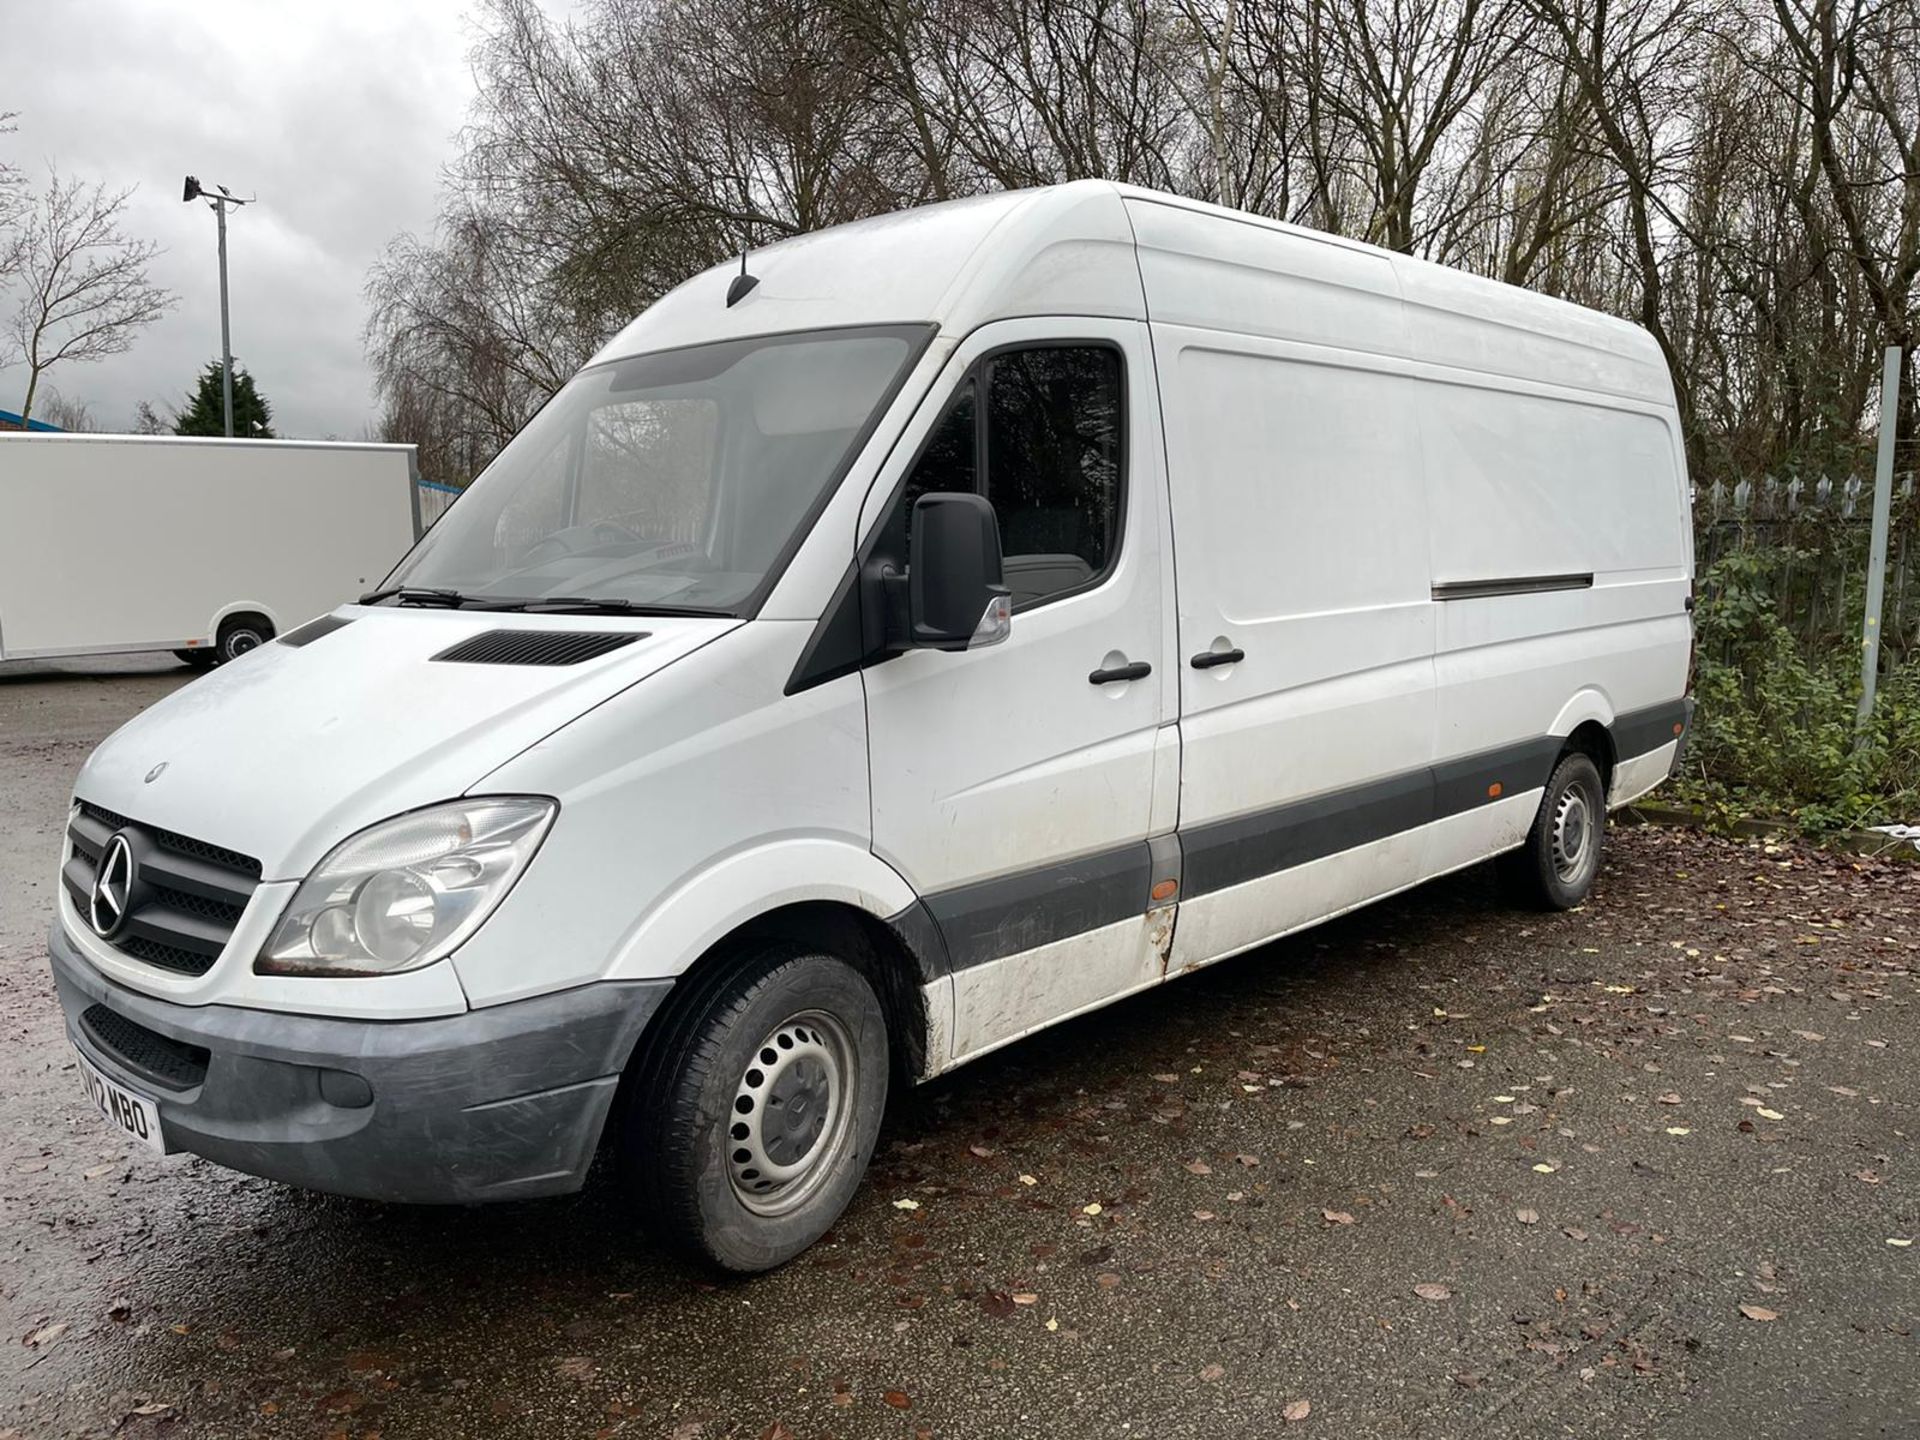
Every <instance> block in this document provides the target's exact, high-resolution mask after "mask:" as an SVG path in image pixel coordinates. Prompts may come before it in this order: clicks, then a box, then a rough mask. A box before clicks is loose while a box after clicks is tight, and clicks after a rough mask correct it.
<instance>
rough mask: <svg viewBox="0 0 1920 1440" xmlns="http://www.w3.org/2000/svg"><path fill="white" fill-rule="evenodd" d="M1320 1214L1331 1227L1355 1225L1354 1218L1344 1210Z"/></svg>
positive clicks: (1326, 1211)
mask: <svg viewBox="0 0 1920 1440" xmlns="http://www.w3.org/2000/svg"><path fill="white" fill-rule="evenodd" d="M1320 1213H1321V1215H1323V1216H1325V1217H1326V1221H1327V1223H1328V1224H1329V1225H1351V1224H1352V1223H1353V1216H1351V1215H1349V1214H1348V1213H1347V1212H1346V1211H1344V1210H1322V1211H1321V1212H1320Z"/></svg>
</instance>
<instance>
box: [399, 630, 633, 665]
mask: <svg viewBox="0 0 1920 1440" xmlns="http://www.w3.org/2000/svg"><path fill="white" fill-rule="evenodd" d="M646 638H647V637H646V635H645V634H644V633H639V632H635V631H626V632H624V633H623V632H621V631H618V630H586V631H569V630H488V631H485V632H483V633H482V634H479V635H475V636H474V637H473V638H472V639H471V640H462V641H461V642H460V643H459V644H458V645H455V646H453V647H451V648H450V649H446V650H442V651H441V652H440V653H439V654H438V655H435V656H434V657H433V658H434V659H435V660H439V661H447V662H451V663H454V664H461V665H578V664H580V663H581V662H582V661H583V660H591V659H593V658H594V657H596V656H599V655H605V654H606V653H607V652H608V651H610V650H618V649H619V648H620V647H621V646H622V645H631V644H632V643H633V642H634V641H636V640H644V639H646Z"/></svg>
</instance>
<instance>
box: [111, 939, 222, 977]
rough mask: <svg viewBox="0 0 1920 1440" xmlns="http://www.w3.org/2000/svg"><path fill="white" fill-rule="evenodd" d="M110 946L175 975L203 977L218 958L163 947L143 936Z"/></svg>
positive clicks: (172, 946) (123, 940) (175, 946)
mask: <svg viewBox="0 0 1920 1440" xmlns="http://www.w3.org/2000/svg"><path fill="white" fill-rule="evenodd" d="M112 944H113V948H114V949H116V950H118V951H120V952H121V953H122V954H123V955H131V956H132V957H133V958H134V959H136V960H144V961H145V962H146V963H147V964H149V965H152V966H156V967H157V968H159V969H161V970H171V971H173V973H174V974H176V975H204V974H206V973H207V971H209V970H211V969H212V968H213V962H214V961H215V960H217V959H219V958H220V957H219V956H218V955H203V954H201V953H200V952H199V951H198V950H182V949H181V948H180V947H179V946H178V945H163V944H161V943H160V942H159V941H158V940H149V939H147V938H146V937H145V936H144V935H128V936H124V937H123V938H121V939H119V940H115V941H113V942H112Z"/></svg>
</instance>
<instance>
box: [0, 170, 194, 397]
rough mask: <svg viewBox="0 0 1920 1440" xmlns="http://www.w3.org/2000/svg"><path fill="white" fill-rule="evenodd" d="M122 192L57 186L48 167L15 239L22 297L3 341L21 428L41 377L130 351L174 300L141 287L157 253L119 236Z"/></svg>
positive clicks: (81, 184) (70, 183) (68, 183)
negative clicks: (10, 353)
mask: <svg viewBox="0 0 1920 1440" xmlns="http://www.w3.org/2000/svg"><path fill="white" fill-rule="evenodd" d="M132 193H133V192H132V190H131V189H128V190H109V189H108V188H107V187H106V186H105V185H104V184H99V183H95V184H88V183H87V182H85V181H82V180H62V179H61V178H60V176H59V174H58V173H57V172H56V171H54V170H53V169H52V168H51V167H49V169H48V172H47V188H46V189H45V190H44V191H43V192H41V193H40V194H39V195H38V196H36V197H35V198H34V200H33V201H32V203H31V204H30V206H29V208H28V210H27V216H26V222H25V225H24V227H23V229H22V231H21V235H20V239H19V264H18V284H19V286H20V289H21V291H22V292H23V293H22V295H21V298H20V302H19V305H18V308H17V309H16V310H15V311H14V315H13V322H12V326H11V331H10V334H9V337H8V338H9V339H10V341H11V342H12V345H13V348H14V350H15V353H16V354H17V356H18V358H19V359H21V360H23V361H24V362H25V363H26V366H27V392H26V398H25V399H24V400H23V401H22V402H21V405H20V418H21V419H22V420H23V421H24V420H26V419H27V418H28V417H29V416H30V415H32V413H33V397H34V392H35V391H36V390H38V389H39V386H40V377H41V376H43V375H45V374H46V373H47V371H49V370H51V369H52V368H53V367H54V366H56V365H59V364H61V363H63V362H66V361H86V360H100V359H104V358H105V357H107V356H109V355H118V354H120V353H122V352H123V351H125V350H126V349H127V348H128V347H129V346H130V345H132V344H133V337H134V335H135V334H136V333H137V332H138V331H139V330H140V329H141V328H142V327H143V326H146V325H150V324H152V323H153V322H154V321H155V320H157V319H159V318H160V316H161V315H162V314H164V313H165V312H166V310H167V308H168V306H170V305H171V304H172V303H173V297H172V296H171V295H170V294H168V293H167V292H166V291H165V290H163V289H161V288H160V287H159V286H157V285H154V284H152V283H151V282H150V281H149V280H148V279H147V265H148V263H149V262H150V261H151V260H152V259H153V257H154V256H155V255H157V254H159V250H160V247H159V246H157V245H155V244H154V243H153V242H152V241H149V240H136V239H133V238H131V237H129V236H128V235H126V234H125V233H124V232H123V231H122V230H121V229H120V224H119V221H120V212H121V210H122V209H123V208H124V207H125V205H126V202H127V197H128V196H129V195H131V194H132Z"/></svg>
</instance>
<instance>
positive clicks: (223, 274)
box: [180, 175, 252, 440]
mask: <svg viewBox="0 0 1920 1440" xmlns="http://www.w3.org/2000/svg"><path fill="white" fill-rule="evenodd" d="M213 188H214V189H216V190H218V191H219V192H220V193H219V194H218V195H209V194H208V193H207V192H206V191H205V190H203V189H201V188H200V182H199V181H198V180H196V179H195V178H194V177H193V176H191V175H189V176H187V183H186V185H185V186H183V187H182V189H181V192H180V199H181V201H182V202H183V203H188V204H190V203H192V202H193V201H195V200H205V201H206V202H207V204H208V205H209V206H210V207H211V208H212V210H213V213H214V215H215V216H216V217H217V219H218V221H219V225H220V407H221V414H222V417H223V419H224V421H225V428H226V433H227V438H228V439H229V440H231V439H232V438H233V342H232V340H231V339H230V338H229V335H228V330H227V206H229V205H247V204H251V203H252V201H251V200H241V199H238V198H236V197H235V196H234V195H233V194H232V193H231V192H230V191H228V189H227V187H226V186H224V185H216V186H214V187H213Z"/></svg>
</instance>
